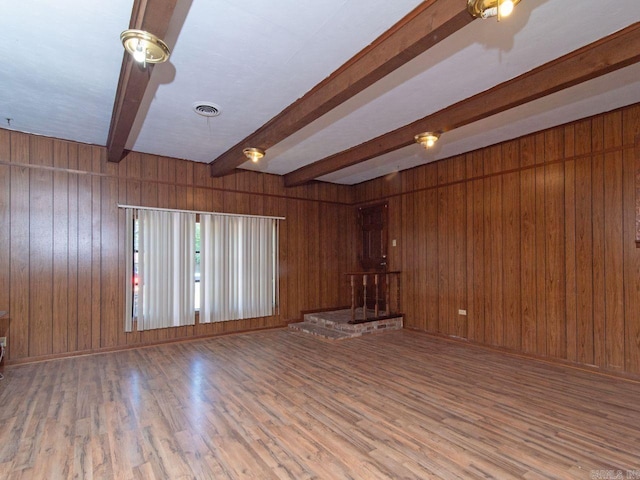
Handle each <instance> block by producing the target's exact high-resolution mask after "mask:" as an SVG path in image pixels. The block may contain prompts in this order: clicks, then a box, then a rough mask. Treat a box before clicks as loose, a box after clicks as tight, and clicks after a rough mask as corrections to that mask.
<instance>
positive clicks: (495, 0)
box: [467, 0, 520, 20]
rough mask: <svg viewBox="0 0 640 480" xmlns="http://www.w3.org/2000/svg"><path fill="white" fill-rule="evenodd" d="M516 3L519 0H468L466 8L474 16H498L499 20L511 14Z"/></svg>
mask: <svg viewBox="0 0 640 480" xmlns="http://www.w3.org/2000/svg"><path fill="white" fill-rule="evenodd" d="M518 3H520V0H469V1H468V2H467V10H469V13H470V14H471V15H473V16H474V17H476V18H478V17H480V18H489V17H498V20H500V19H501V18H503V17H508V16H509V15H511V12H513V7H515V6H516V5H517V4H518Z"/></svg>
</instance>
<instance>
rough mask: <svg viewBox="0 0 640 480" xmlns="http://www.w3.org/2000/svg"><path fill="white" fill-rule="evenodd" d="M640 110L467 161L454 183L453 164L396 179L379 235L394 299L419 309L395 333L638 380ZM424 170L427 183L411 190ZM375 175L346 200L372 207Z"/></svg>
mask: <svg viewBox="0 0 640 480" xmlns="http://www.w3.org/2000/svg"><path fill="white" fill-rule="evenodd" d="M639 116H640V106H639V105H634V106H630V107H626V108H623V109H619V110H616V111H614V112H610V113H607V114H603V115H597V116H594V117H592V118H589V119H585V120H581V121H578V122H574V123H571V124H567V125H563V126H560V127H555V128H553V129H549V130H547V131H543V132H538V133H535V134H531V135H527V136H525V137H522V138H520V139H517V140H513V141H509V142H505V143H503V144H501V145H495V146H491V147H488V148H485V149H482V150H479V151H477V152H472V153H469V154H467V155H466V160H465V161H466V168H465V169H464V171H465V172H466V173H465V174H464V175H462V174H461V172H462V169H461V168H460V166H459V163H460V162H461V160H460V159H461V158H462V157H453V158H450V159H447V160H442V161H439V162H436V163H433V164H430V165H428V166H422V167H417V168H414V169H412V170H408V171H405V172H401V177H402V178H403V183H402V187H401V190H400V191H395V193H390V194H391V195H394V197H392V200H393V201H394V202H397V203H401V204H402V205H403V210H402V212H401V218H397V219H392V220H391V222H390V225H391V226H392V227H391V228H392V231H391V232H390V237H391V238H397V239H398V241H399V242H400V243H401V244H402V245H403V248H404V249H405V250H404V252H403V255H402V264H401V265H398V266H397V268H398V269H399V270H401V271H402V272H403V274H402V280H403V282H404V285H405V287H406V290H407V291H405V292H403V297H404V298H407V299H411V300H412V305H417V306H418V308H407V309H405V313H406V325H407V326H409V327H410V328H417V329H420V330H425V331H429V332H434V333H439V334H443V335H453V336H461V337H463V338H468V339H469V340H472V341H475V342H479V343H484V344H489V345H496V346H500V347H505V348H507V349H509V350H512V351H517V352H523V353H529V354H535V355H541V356H548V357H552V358H558V359H563V360H568V361H572V362H577V363H581V364H588V365H597V366H598V367H601V368H603V369H608V370H617V371H621V370H624V371H627V372H631V373H640V315H639V314H638V311H639V310H638V308H639V305H640V287H639V285H640V280H638V279H639V278H640V249H639V248H636V246H635V208H636V203H635V202H636V200H635V193H634V189H635V185H634V178H635V169H636V167H635V163H634V162H636V161H637V159H636V158H635V155H636V154H635V142H636V138H637V137H638V135H640V119H639ZM427 168H431V169H434V168H435V169H436V170H437V172H438V184H437V185H433V184H430V183H429V182H422V180H421V179H422V178H423V176H424V172H425V171H426V169H427ZM384 181H385V180H383V179H378V180H373V181H371V182H367V183H366V184H363V185H359V186H357V187H356V189H355V192H356V193H355V194H356V199H357V200H358V201H363V200H364V199H365V198H366V200H367V201H370V202H371V201H376V200H381V199H382V198H375V196H374V195H375V192H381V194H382V193H385V192H386V193H389V190H385V189H380V188H378V187H376V184H381V183H382V182H384ZM414 199H415V200H414ZM418 206H419V207H420V208H418ZM392 213H393V212H392ZM423 225H424V226H425V227H426V229H427V232H426V234H425V233H424V232H423V230H422V229H423V228H425V227H423ZM416 226H417V227H416ZM416 229H417V230H416ZM425 243H426V245H425ZM423 255H427V257H428V258H427V260H426V261H424V260H422V259H421V258H420V257H421V256H423ZM416 266H417V267H416ZM425 268H426V272H425V271H424V269H425ZM432 272H437V275H438V278H437V288H435V289H432V288H426V289H425V288H424V286H423V285H422V284H421V282H419V281H417V280H416V279H421V278H427V285H428V283H429V282H428V279H429V275H430V274H432ZM425 301H426V307H425V303H424V302H425ZM465 306H466V308H467V313H468V315H467V318H466V328H465V324H464V321H462V322H461V321H460V320H461V319H460V317H459V316H458V315H457V311H458V309H462V308H465ZM425 311H426V312H427V313H426V315H427V318H426V319H424V318H415V316H416V315H417V316H424V315H425V313H424V312H425ZM433 312H436V313H435V314H436V315H437V317H438V318H437V320H434V319H432V315H433Z"/></svg>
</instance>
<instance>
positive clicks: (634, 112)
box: [622, 105, 640, 373]
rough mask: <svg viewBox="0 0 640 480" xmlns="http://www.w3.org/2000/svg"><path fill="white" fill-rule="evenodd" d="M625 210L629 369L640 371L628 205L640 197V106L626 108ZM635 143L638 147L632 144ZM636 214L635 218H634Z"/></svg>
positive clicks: (636, 259) (638, 280)
mask: <svg viewBox="0 0 640 480" xmlns="http://www.w3.org/2000/svg"><path fill="white" fill-rule="evenodd" d="M622 118H623V120H622V126H623V132H622V135H623V136H622V138H623V141H622V143H623V145H624V146H625V148H624V154H623V173H624V174H623V199H622V200H623V212H624V232H623V244H624V301H625V305H624V318H625V332H624V336H625V370H626V371H631V372H635V373H640V315H638V312H640V295H638V292H640V255H638V251H639V250H640V248H638V246H637V245H635V244H634V242H632V241H631V239H632V237H633V235H634V232H636V226H637V224H636V222H637V221H638V218H637V217H635V215H637V212H636V213H635V214H634V212H633V211H632V209H631V208H628V205H631V204H633V203H634V201H635V202H636V208H637V207H638V203H637V202H638V201H639V200H640V199H639V198H638V197H637V196H636V195H638V194H639V193H640V192H638V191H637V190H636V189H637V188H638V184H635V182H634V175H633V174H632V173H633V172H634V171H635V172H636V176H638V175H640V133H638V132H640V105H636V106H635V107H632V108H628V109H625V110H623V117H622ZM634 144H635V148H634V147H632V146H631V145H634ZM634 217H635V218H634Z"/></svg>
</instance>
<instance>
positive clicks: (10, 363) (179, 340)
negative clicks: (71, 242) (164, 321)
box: [3, 323, 287, 366]
mask: <svg viewBox="0 0 640 480" xmlns="http://www.w3.org/2000/svg"><path fill="white" fill-rule="evenodd" d="M286 326H287V324H286V323H283V324H281V325H276V326H272V327H262V328H252V329H246V330H236V331H234V332H221V333H214V334H210V335H197V336H193V337H183V338H174V339H170V340H160V341H157V342H149V343H142V344H137V345H126V346H122V347H105V348H97V349H92V350H82V351H78V352H70V353H56V354H52V355H45V356H42V357H37V358H25V359H20V358H19V359H16V360H11V361H8V360H7V359H6V358H5V361H6V363H5V365H6V366H14V365H26V364H29V363H39V362H49V361H52V360H61V359H65V358H72V357H81V356H85V355H101V354H103V353H112V352H123V351H126V350H134V349H136V348H149V347H156V346H158V345H168V344H173V343H185V342H192V341H195V340H204V339H207V338H216V337H227V336H229V335H240V334H247V333H253V332H262V331H265V330H278V329H282V328H286ZM3 363H4V362H3Z"/></svg>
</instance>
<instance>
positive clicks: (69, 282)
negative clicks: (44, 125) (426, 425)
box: [0, 130, 355, 363]
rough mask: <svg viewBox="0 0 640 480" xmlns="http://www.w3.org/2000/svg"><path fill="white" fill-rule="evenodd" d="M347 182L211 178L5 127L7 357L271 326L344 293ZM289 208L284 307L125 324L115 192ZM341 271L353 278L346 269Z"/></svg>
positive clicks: (1, 146)
mask: <svg viewBox="0 0 640 480" xmlns="http://www.w3.org/2000/svg"><path fill="white" fill-rule="evenodd" d="M351 195H352V190H351V188H350V187H346V186H338V185H330V184H320V183H317V184H312V185H309V186H305V187H298V188H295V189H286V190H285V188H284V186H283V180H282V177H279V176H274V175H266V174H261V173H256V172H248V171H245V172H241V173H236V174H231V175H228V176H226V177H224V178H217V179H214V178H211V176H210V175H209V169H208V165H206V164H198V163H194V162H188V161H183V160H177V159H172V158H164V157H157V156H153V155H145V154H137V153H131V154H129V155H128V156H127V157H126V158H125V159H124V160H123V161H122V162H121V163H119V164H115V163H109V162H106V150H105V148H103V147H95V146H90V145H84V144H78V143H73V142H67V141H62V140H55V139H51V138H46V137H38V136H33V135H27V134H22V133H18V132H10V131H7V130H0V224H1V225H2V228H1V229H0V310H8V311H9V314H10V323H9V328H8V332H7V336H8V361H9V362H10V363H11V362H21V361H28V360H36V359H40V358H49V357H52V356H64V355H69V354H75V353H81V352H95V351H101V350H105V349H117V348H126V347H128V346H136V345H145V344H151V343H156V342H161V341H169V340H178V339H188V338H193V337H197V336H207V335H215V334H219V333H227V332H234V331H244V330H251V329H257V328H264V327H277V326H282V325H285V324H286V323H288V321H290V320H293V319H298V318H299V317H300V312H301V311H303V310H308V309H313V308H322V307H332V306H335V305H347V304H348V290H347V288H346V286H345V285H342V283H341V282H340V280H341V279H343V278H344V273H345V272H347V271H349V270H351V269H353V265H354V262H355V257H352V255H353V251H354V249H353V247H352V240H353V239H354V238H355V233H354V231H353V228H354V226H355V218H354V215H353V214H352V212H353V207H352V198H351ZM118 203H122V204H130V205H144V206H149V207H162V208H178V209H194V210H204V211H217V212H228V213H244V214H255V215H274V216H283V217H286V220H285V221H283V222H282V223H281V228H280V274H281V280H280V304H281V312H280V315H277V316H275V317H269V318H258V319H251V320H239V321H230V322H222V323H215V324H207V325H196V326H195V327H180V328H170V329H160V330H151V331H145V332H140V333H136V332H134V333H128V334H127V333H125V332H124V328H123V310H124V306H123V295H124V284H125V276H126V275H127V272H125V271H124V268H123V262H122V259H123V256H124V250H123V249H124V213H123V211H122V210H120V209H118V208H117V204H118ZM345 281H346V280H345Z"/></svg>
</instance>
